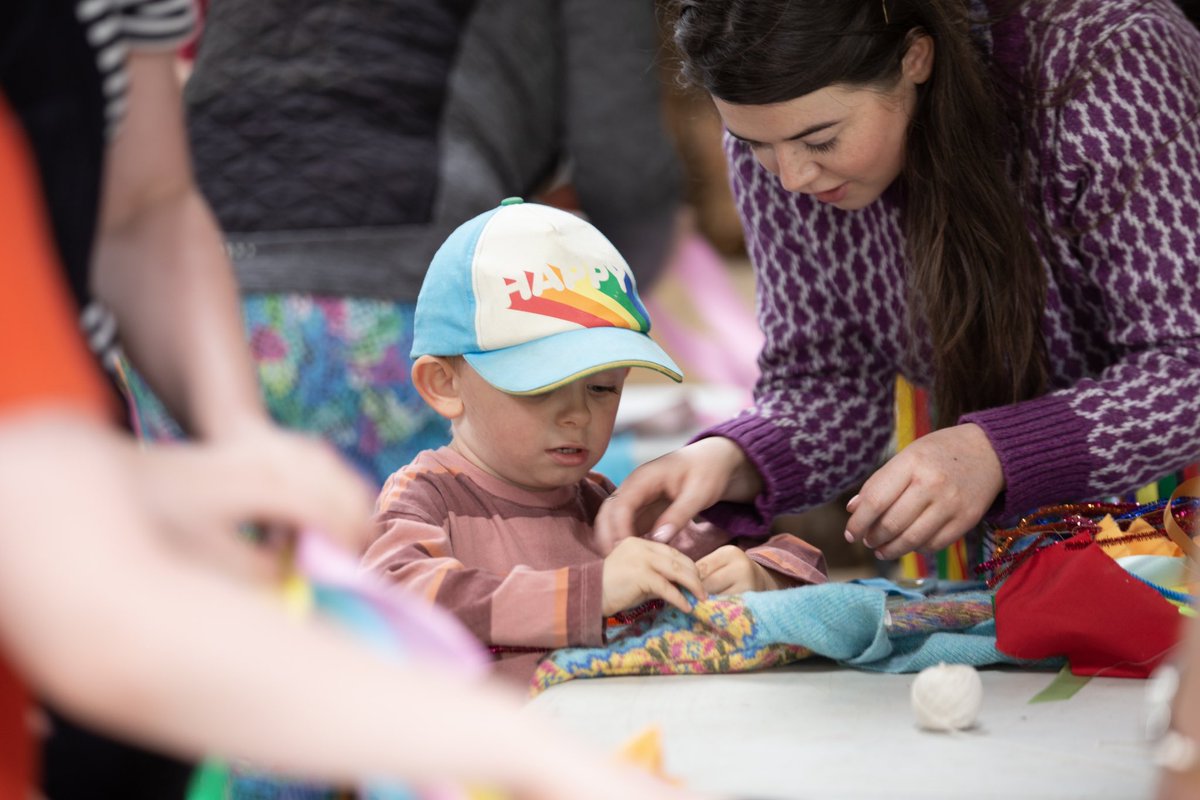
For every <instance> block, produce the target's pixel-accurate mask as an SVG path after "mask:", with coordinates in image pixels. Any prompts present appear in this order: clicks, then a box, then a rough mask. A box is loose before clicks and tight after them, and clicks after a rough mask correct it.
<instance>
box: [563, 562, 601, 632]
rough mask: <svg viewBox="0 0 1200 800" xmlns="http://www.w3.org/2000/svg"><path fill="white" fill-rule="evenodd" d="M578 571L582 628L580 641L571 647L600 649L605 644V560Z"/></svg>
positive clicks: (591, 563) (584, 565)
mask: <svg viewBox="0 0 1200 800" xmlns="http://www.w3.org/2000/svg"><path fill="white" fill-rule="evenodd" d="M576 570H577V575H578V579H579V595H578V596H579V599H580V608H579V613H580V617H579V625H580V627H579V641H572V642H571V645H574V646H579V647H600V646H602V645H603V644H604V560H603V559H597V560H595V561H589V562H588V563H586V564H583V565H581V566H579V567H577V568H576ZM572 638H573V637H572Z"/></svg>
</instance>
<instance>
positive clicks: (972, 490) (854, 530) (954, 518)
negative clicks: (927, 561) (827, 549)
mask: <svg viewBox="0 0 1200 800" xmlns="http://www.w3.org/2000/svg"><path fill="white" fill-rule="evenodd" d="M1003 489H1004V471H1003V469H1002V468H1001V466H1000V459H999V458H998V457H997V456H996V451H995V450H993V449H992V444H991V442H990V441H989V440H988V438H987V435H986V434H985V433H984V432H983V429H982V428H980V427H979V426H978V425H975V424H973V423H968V424H965V425H955V426H954V427H952V428H943V429H941V430H938V431H933V432H932V433H929V434H926V435H925V436H922V437H921V438H919V439H917V440H916V441H914V442H913V443H912V444H910V445H908V446H907V447H905V448H904V449H903V450H901V451H900V452H899V453H897V454H896V455H895V456H893V457H892V459H891V460H890V461H888V462H887V463H886V464H884V465H883V466H882V467H881V468H880V469H879V470H878V471H876V472H875V474H874V475H872V476H871V477H870V478H868V479H867V482H866V483H864V484H863V487H862V489H861V490H860V491H859V493H858V494H857V495H855V496H854V498H852V499H851V500H850V502H849V503H847V504H846V510H847V511H848V512H850V519H849V521H848V522H847V523H846V539H847V540H848V541H851V542H853V541H859V542H862V543H863V544H865V545H866V546H867V547H870V548H871V549H873V550H874V551H875V555H876V557H877V558H883V559H892V558H897V557H898V556H901V555H904V554H905V553H911V552H912V551H913V550H940V549H941V548H943V547H946V546H948V545H949V544H951V543H952V542H954V541H955V540H957V539H958V538H959V537H961V536H962V535H963V534H964V533H966V532H967V531H968V530H970V529H971V528H972V527H973V526H974V525H975V524H976V523H977V522H979V520H980V519H982V518H983V515H984V513H985V512H986V511H987V510H988V508H989V507H991V505H992V503H993V501H995V499H996V497H997V495H999V494H1000V492H1001V490H1003Z"/></svg>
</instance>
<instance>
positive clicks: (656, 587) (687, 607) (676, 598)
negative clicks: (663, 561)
mask: <svg viewBox="0 0 1200 800" xmlns="http://www.w3.org/2000/svg"><path fill="white" fill-rule="evenodd" d="M650 591H651V592H652V593H653V594H654V595H656V596H658V597H661V598H662V599H663V600H664V601H666V602H667V603H670V604H671V605H673V606H675V607H676V608H678V609H679V610H680V611H682V612H684V613H685V614H690V613H691V611H692V604H691V603H689V602H688V601H687V598H686V597H684V596H683V592H681V591H679V589H677V588H676V587H675V584H673V583H671V581H669V580H667V579H666V578H664V577H663V576H662V575H658V574H652V575H651V577H650Z"/></svg>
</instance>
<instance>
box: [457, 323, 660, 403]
mask: <svg viewBox="0 0 1200 800" xmlns="http://www.w3.org/2000/svg"><path fill="white" fill-rule="evenodd" d="M463 358H465V359H466V360H467V363H468V364H470V365H471V366H472V367H473V368H474V369H475V371H476V372H478V373H479V375H480V377H482V378H483V379H484V380H485V381H487V382H488V383H490V384H491V385H492V386H495V387H496V388H497V389H499V390H500V391H502V392H507V393H509V394H541V393H543V392H549V391H552V390H554V389H557V388H558V387H559V386H562V385H564V384H567V383H570V382H571V381H573V380H577V379H579V378H582V377H584V376H585V375H591V374H593V373H596V372H601V371H603V370H606V369H617V368H619V367H645V368H647V369H652V370H654V371H655V372H661V373H662V374H663V375H666V376H667V377H668V378H670V379H671V380H673V381H676V382H679V381H682V380H683V373H682V371H680V369H679V367H678V366H677V365H676V364H675V362H674V361H672V360H671V357H670V356H668V355H667V354H666V353H665V352H664V351H663V349H662V348H661V347H659V346H658V345H657V344H655V343H654V340H653V339H651V338H650V337H649V336H647V335H646V334H644V333H638V332H637V331H631V330H629V329H627V328H580V329H579V330H573V331H566V332H565V333H559V334H555V335H554V336H547V337H545V338H543V339H535V340H534V341H532V342H526V343H525V344H518V345H513V346H512V347H506V348H504V349H502V350H490V351H487V352H484V353H465V354H464V355H463Z"/></svg>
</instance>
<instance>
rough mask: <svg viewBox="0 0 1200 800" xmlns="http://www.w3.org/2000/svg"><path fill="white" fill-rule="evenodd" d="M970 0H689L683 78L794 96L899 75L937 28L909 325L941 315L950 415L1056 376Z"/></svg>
mask: <svg viewBox="0 0 1200 800" xmlns="http://www.w3.org/2000/svg"><path fill="white" fill-rule="evenodd" d="M966 5H967V3H966V0H790V2H789V0H678V2H676V3H675V6H676V8H677V10H678V16H677V17H676V18H675V19H676V22H675V44H676V46H677V48H678V50H679V52H680V55H681V57H682V65H681V66H682V70H681V71H682V76H683V78H684V80H685V81H687V82H689V83H693V84H695V85H698V86H700V87H702V88H704V89H705V90H707V91H708V92H709V93H710V94H711V95H713V96H714V97H718V98H720V99H721V100H723V101H725V102H728V103H735V104H740V105H764V104H770V103H779V102H785V101H788V100H792V99H795V98H797V97H801V96H803V95H806V94H809V93H810V92H813V91H816V90H818V89H821V88H823V87H826V86H830V85H833V84H841V85H845V86H851V87H862V88H875V89H880V90H887V89H890V88H892V87H893V86H894V85H895V83H896V81H897V80H898V79H899V77H900V66H901V59H902V58H903V56H904V54H905V52H906V51H907V49H908V47H909V45H910V44H911V43H912V41H913V40H914V38H915V37H916V35H917V34H919V33H925V34H928V35H929V36H931V37H932V39H933V42H934V66H933V72H932V74H931V76H930V79H929V80H928V81H927V82H926V83H924V84H922V85H921V86H920V87H919V89H918V99H917V106H916V111H915V113H914V116H913V119H912V122H911V125H910V129H909V132H908V140H907V145H906V147H907V149H906V153H905V159H904V168H903V172H902V174H901V178H900V180H901V181H902V188H903V191H904V197H905V205H904V216H903V225H904V233H905V238H906V242H907V255H908V261H909V266H908V295H909V301H910V302H909V308H910V312H909V317H910V325H911V327H912V329H913V331H914V334H915V333H916V331H917V330H918V329H919V325H924V326H926V327H927V328H928V330H929V333H930V336H931V338H932V341H933V367H934V379H935V382H934V400H935V408H936V421H937V423H938V424H939V425H940V426H946V425H953V424H955V423H956V422H957V420H958V418H959V416H961V415H962V414H964V413H966V412H969V411H974V410H978V409H982V408H989V407H992V406H997V405H1002V404H1005V403H1011V402H1017V401H1020V400H1025V399H1028V398H1031V397H1036V396H1037V395H1039V394H1041V393H1042V392H1043V391H1044V390H1045V386H1046V355H1045V342H1044V340H1043V337H1042V332H1041V315H1042V310H1043V305H1044V303H1045V295H1046V279H1045V275H1044V273H1043V271H1042V266H1041V261H1040V258H1039V255H1038V251H1037V247H1036V245H1035V243H1034V239H1033V236H1032V235H1031V233H1030V232H1029V229H1028V228H1027V227H1026V224H1025V218H1024V213H1023V211H1022V207H1021V205H1020V203H1019V201H1018V189H1017V187H1016V186H1014V185H1013V182H1012V181H1011V180H1010V179H1009V178H1008V172H1007V167H1006V154H1010V153H1011V148H1009V147H1007V146H1006V131H1007V130H1008V128H1007V121H1006V118H1005V116H1004V113H1003V111H1002V109H1001V105H1000V103H999V101H998V99H997V98H996V96H995V91H994V88H993V85H992V81H991V79H990V77H989V74H988V69H987V66H986V65H985V63H984V61H983V58H982V56H981V55H980V53H979V51H978V49H977V48H976V46H975V45H974V43H973V41H972V39H971V35H970V27H969V26H970V20H969V19H968V15H967V10H966ZM885 15H886V16H885ZM1014 157H1015V155H1014ZM913 341H914V342H915V341H916V337H915V335H914V338H913ZM914 346H915V345H914Z"/></svg>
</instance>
